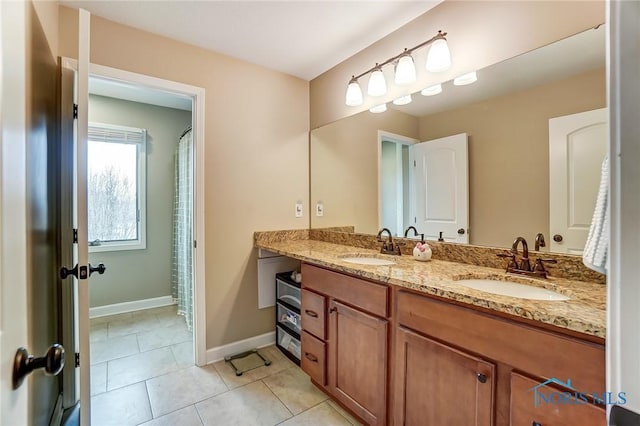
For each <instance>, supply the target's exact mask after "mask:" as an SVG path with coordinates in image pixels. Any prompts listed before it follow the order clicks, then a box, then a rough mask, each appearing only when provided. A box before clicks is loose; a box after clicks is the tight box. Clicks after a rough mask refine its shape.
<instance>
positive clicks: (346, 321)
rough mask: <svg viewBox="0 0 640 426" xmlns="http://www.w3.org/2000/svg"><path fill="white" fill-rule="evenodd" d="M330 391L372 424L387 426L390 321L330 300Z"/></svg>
mask: <svg viewBox="0 0 640 426" xmlns="http://www.w3.org/2000/svg"><path fill="white" fill-rule="evenodd" d="M329 325H330V327H329V339H328V357H329V362H328V364H329V377H328V379H329V389H330V391H331V394H332V395H333V396H334V397H335V398H337V399H338V400H339V401H340V402H342V403H343V404H345V405H346V406H347V407H348V408H350V409H351V410H352V411H353V412H354V413H356V414H357V415H359V416H360V417H361V418H362V419H363V420H365V421H366V423H367V424H369V425H383V424H386V416H387V406H386V403H387V334H388V321H386V320H384V319H380V318H376V317H374V316H371V315H369V314H365V313H364V312H361V311H358V310H356V309H353V308H350V307H348V306H346V305H343V304H342V303H340V302H337V301H335V300H331V302H330V306H329Z"/></svg>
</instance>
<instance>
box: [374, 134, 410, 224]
mask: <svg viewBox="0 0 640 426" xmlns="http://www.w3.org/2000/svg"><path fill="white" fill-rule="evenodd" d="M383 141H387V142H393V143H395V144H396V159H397V158H398V148H399V147H401V145H408V146H411V145H413V144H416V143H418V142H419V140H418V139H414V138H411V137H409V136H403V135H398V134H396V133H391V132H387V131H385V130H378V144H377V145H378V169H377V170H376V173H377V175H378V229H382V228H383V227H384V224H383V223H382V173H380V168H381V167H382V142H383ZM399 158H400V160H399V161H402V160H401V159H402V152H400V156H399ZM400 169H402V167H400ZM409 170H411V169H409ZM409 182H411V179H409ZM401 228H402V227H400V228H398V232H402V229H401ZM399 236H401V235H399Z"/></svg>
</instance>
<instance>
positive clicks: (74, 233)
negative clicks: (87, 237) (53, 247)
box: [73, 228, 78, 244]
mask: <svg viewBox="0 0 640 426" xmlns="http://www.w3.org/2000/svg"><path fill="white" fill-rule="evenodd" d="M73 244H78V230H77V229H76V228H73Z"/></svg>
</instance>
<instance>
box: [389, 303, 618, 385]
mask: <svg viewBox="0 0 640 426" xmlns="http://www.w3.org/2000/svg"><path fill="white" fill-rule="evenodd" d="M397 300H398V322H399V323H400V324H401V325H403V326H405V327H408V328H411V329H413V330H416V331H419V332H420V333H424V334H427V335H429V336H432V337H435V338H437V339H439V340H441V341H445V342H448V343H450V344H453V345H456V346H458V347H461V348H465V349H466V350H468V351H471V352H474V353H479V354H482V355H483V356H485V357H488V358H491V359H493V360H496V361H498V362H502V363H504V364H508V365H511V366H513V367H514V368H516V369H518V370H521V371H526V372H527V373H530V374H532V375H534V376H537V377H547V378H548V377H557V378H565V379H566V378H567V377H570V378H573V379H574V381H575V385H576V387H577V388H578V390H584V391H589V392H592V391H593V389H605V352H604V346H603V345H598V344H596V343H591V342H587V341H582V340H579V339H575V338H571V337H567V336H564V335H561V334H556V333H553V332H551V331H546V330H541V329H537V328H534V327H530V326H527V325H523V324H519V323H516V322H513V321H509V320H506V319H503V318H498V317H494V316H491V315H488V314H484V313H481V312H477V311H474V310H473V309H469V308H464V307H461V306H455V305H451V304H449V303H445V302H441V301H439V300H435V299H431V298H428V297H424V296H421V295H416V294H413V293H409V292H406V291H398V299H397Z"/></svg>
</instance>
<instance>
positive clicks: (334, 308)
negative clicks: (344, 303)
mask: <svg viewBox="0 0 640 426" xmlns="http://www.w3.org/2000/svg"><path fill="white" fill-rule="evenodd" d="M337 310H338V308H336V307H335V306H332V307H330V308H329V313H330V314H332V313H334V312H335V311H337Z"/></svg>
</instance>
